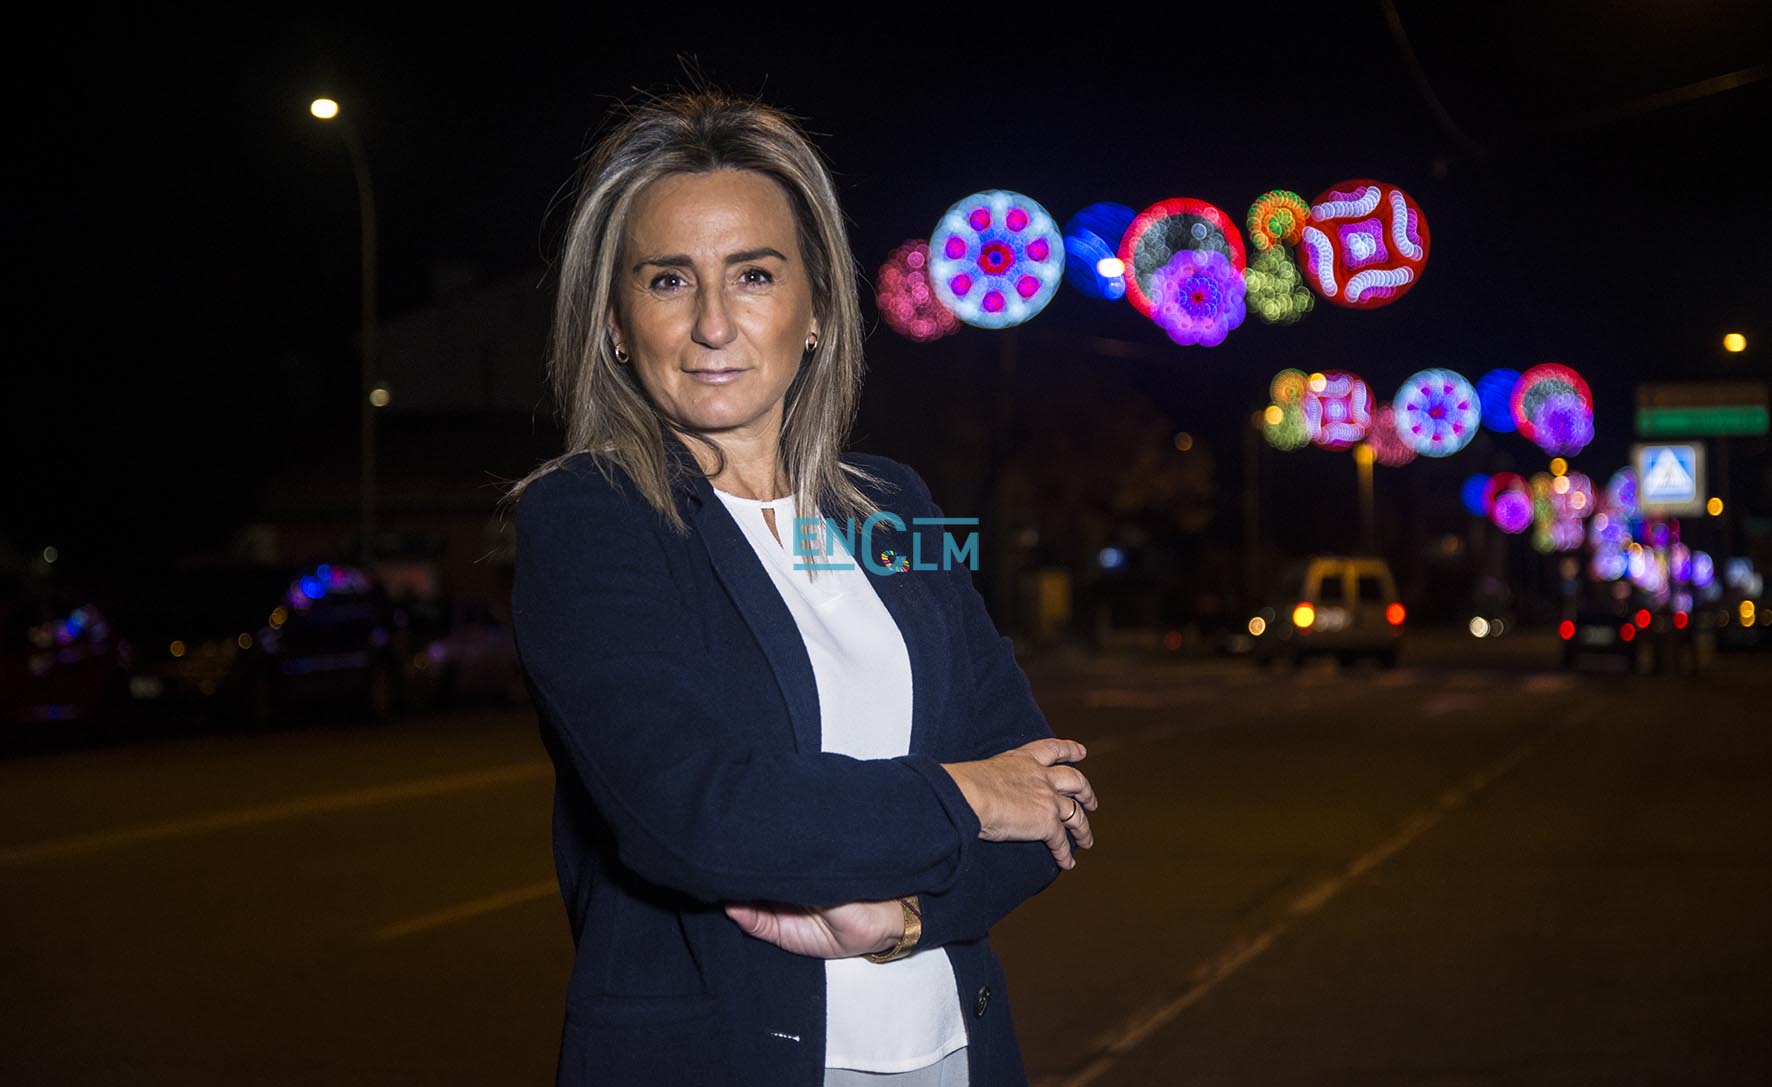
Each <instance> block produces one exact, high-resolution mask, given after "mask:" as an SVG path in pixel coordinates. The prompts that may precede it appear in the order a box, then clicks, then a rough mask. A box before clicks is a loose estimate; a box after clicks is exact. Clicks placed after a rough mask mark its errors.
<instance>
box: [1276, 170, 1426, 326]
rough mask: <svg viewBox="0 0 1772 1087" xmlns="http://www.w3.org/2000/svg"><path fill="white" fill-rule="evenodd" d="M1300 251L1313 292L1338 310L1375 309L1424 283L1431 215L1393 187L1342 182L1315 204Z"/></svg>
mask: <svg viewBox="0 0 1772 1087" xmlns="http://www.w3.org/2000/svg"><path fill="white" fill-rule="evenodd" d="M1296 252H1297V255H1298V265H1299V268H1300V269H1302V270H1303V272H1304V279H1305V282H1306V283H1309V284H1310V286H1311V289H1312V290H1314V291H1316V292H1317V293H1318V294H1320V295H1322V296H1323V297H1324V298H1326V299H1328V300H1329V301H1331V302H1333V303H1335V304H1336V305H1338V306H1348V307H1352V308H1354V309H1375V308H1377V307H1379V306H1385V305H1389V304H1390V303H1392V302H1395V301H1396V300H1397V299H1399V298H1401V297H1403V295H1404V294H1406V293H1408V292H1409V290H1410V289H1411V288H1413V287H1414V286H1415V284H1416V283H1417V282H1419V281H1420V279H1421V272H1422V269H1423V268H1425V267H1426V266H1427V253H1428V230H1427V217H1426V216H1424V215H1423V214H1422V212H1421V206H1420V205H1418V204H1417V203H1416V202H1415V200H1414V198H1413V197H1411V196H1410V195H1409V194H1408V193H1406V192H1404V191H1403V190H1402V189H1399V188H1397V187H1396V186H1395V185H1387V184H1384V183H1383V182H1379V181H1370V180H1365V179H1356V180H1353V181H1343V182H1341V183H1340V184H1337V185H1333V186H1331V187H1330V188H1328V189H1327V190H1325V191H1324V192H1322V193H1319V194H1318V196H1317V198H1316V199H1315V200H1313V201H1311V208H1310V222H1309V223H1307V224H1306V225H1305V227H1304V231H1303V236H1302V237H1301V238H1300V240H1299V243H1298V248H1297V250H1296Z"/></svg>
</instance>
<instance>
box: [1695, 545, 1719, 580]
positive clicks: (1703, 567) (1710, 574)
mask: <svg viewBox="0 0 1772 1087" xmlns="http://www.w3.org/2000/svg"><path fill="white" fill-rule="evenodd" d="M1716 579H1717V566H1716V561H1715V560H1714V559H1712V558H1711V557H1710V553H1709V552H1707V551H1694V552H1692V585H1693V587H1695V588H1699V589H1708V588H1710V587H1711V585H1712V584H1713V583H1714V582H1715V581H1716Z"/></svg>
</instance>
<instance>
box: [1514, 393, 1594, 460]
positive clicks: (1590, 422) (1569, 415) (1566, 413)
mask: <svg viewBox="0 0 1772 1087" xmlns="http://www.w3.org/2000/svg"><path fill="white" fill-rule="evenodd" d="M1521 429H1522V430H1524V429H1525V428H1524V427H1522V428H1521ZM1593 440H1594V414H1593V410H1592V408H1591V407H1589V405H1588V404H1587V403H1586V402H1585V401H1583V400H1582V399H1581V397H1579V396H1577V395H1576V394H1575V393H1574V392H1559V393H1553V394H1551V395H1550V396H1547V397H1545V398H1544V399H1543V400H1542V401H1540V402H1539V404H1538V406H1537V408H1536V410H1535V412H1534V414H1533V416H1532V442H1533V444H1535V445H1537V446H1538V448H1540V449H1542V450H1544V451H1545V452H1546V453H1549V454H1551V455H1552V456H1557V457H1572V456H1574V455H1575V454H1577V453H1579V452H1581V451H1582V450H1583V449H1586V448H1587V445H1588V443H1589V442H1591V441H1593Z"/></svg>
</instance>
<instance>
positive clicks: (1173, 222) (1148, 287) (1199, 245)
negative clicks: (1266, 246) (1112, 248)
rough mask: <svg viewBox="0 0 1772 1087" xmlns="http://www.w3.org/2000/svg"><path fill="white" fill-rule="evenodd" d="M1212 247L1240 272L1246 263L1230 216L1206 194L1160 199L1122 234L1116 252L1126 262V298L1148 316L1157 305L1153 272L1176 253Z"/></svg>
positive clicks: (1241, 237) (1135, 219)
mask: <svg viewBox="0 0 1772 1087" xmlns="http://www.w3.org/2000/svg"><path fill="white" fill-rule="evenodd" d="M1201 250H1210V251H1213V252H1218V253H1222V254H1223V255H1224V258H1225V259H1226V260H1228V261H1230V263H1231V267H1232V268H1234V269H1236V271H1237V274H1239V275H1241V274H1242V273H1243V271H1244V269H1245V268H1247V267H1248V261H1247V260H1245V258H1244V253H1243V236H1242V235H1241V234H1240V233H1238V232H1237V224H1235V223H1233V222H1232V221H1231V219H1230V217H1229V216H1227V215H1226V214H1225V213H1224V212H1222V211H1219V210H1218V209H1217V208H1215V207H1213V206H1212V205H1211V204H1208V203H1206V202H1205V201H1204V200H1195V199H1193V198H1192V197H1186V196H1178V197H1174V198H1172V199H1169V200H1160V201H1158V202H1157V203H1155V204H1152V205H1151V206H1150V207H1148V208H1145V209H1144V210H1143V211H1141V212H1139V213H1138V215H1137V216H1136V217H1135V218H1134V219H1133V220H1132V225H1131V226H1129V227H1127V228H1126V234H1125V236H1124V237H1122V238H1121V239H1120V251H1119V257H1120V261H1121V263H1122V264H1124V265H1125V268H1126V301H1128V302H1130V303H1132V308H1133V309H1136V310H1137V311H1138V312H1140V313H1142V314H1144V315H1145V316H1146V317H1149V316H1151V313H1152V311H1153V310H1155V309H1156V307H1157V302H1158V298H1157V293H1156V290H1155V279H1156V275H1157V273H1158V272H1159V271H1161V270H1162V269H1163V268H1165V267H1167V266H1168V264H1169V262H1170V261H1172V260H1174V259H1175V254H1177V253H1180V252H1183V251H1194V252H1198V251H1201Z"/></svg>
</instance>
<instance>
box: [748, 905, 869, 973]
mask: <svg viewBox="0 0 1772 1087" xmlns="http://www.w3.org/2000/svg"><path fill="white" fill-rule="evenodd" d="M726 916H728V917H730V918H732V919H733V920H734V921H736V922H738V927H739V928H742V929H744V930H745V933H746V934H747V935H751V936H755V937H756V938H757V939H759V940H767V941H768V942H770V943H772V944H774V945H775V946H776V947H779V948H781V949H782V950H783V951H792V952H793V953H794V954H796V955H806V956H809V957H811V958H814V959H847V958H850V957H852V956H855V955H871V954H873V953H874V952H876V951H885V950H886V949H887V948H889V947H893V946H894V945H896V944H897V943H898V939H899V937H900V936H903V935H904V911H903V910H902V909H900V908H899V906H898V902H897V901H896V900H894V899H887V900H886V901H884V902H845V903H844V904H843V905H841V906H829V907H826V908H825V909H812V908H809V907H805V906H784V905H777V904H774V903H755V902H730V903H727V905H726Z"/></svg>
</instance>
